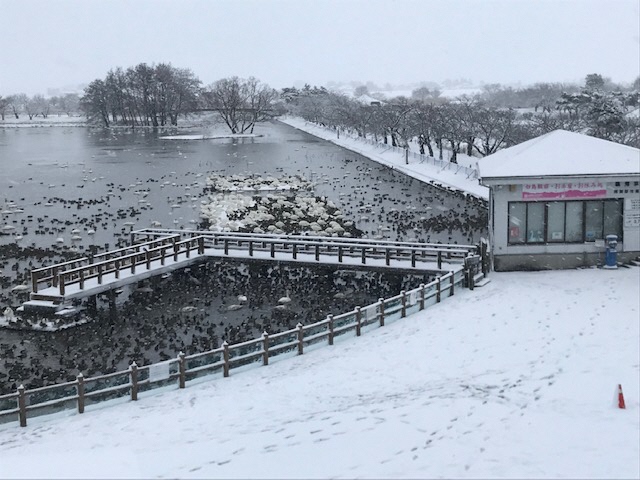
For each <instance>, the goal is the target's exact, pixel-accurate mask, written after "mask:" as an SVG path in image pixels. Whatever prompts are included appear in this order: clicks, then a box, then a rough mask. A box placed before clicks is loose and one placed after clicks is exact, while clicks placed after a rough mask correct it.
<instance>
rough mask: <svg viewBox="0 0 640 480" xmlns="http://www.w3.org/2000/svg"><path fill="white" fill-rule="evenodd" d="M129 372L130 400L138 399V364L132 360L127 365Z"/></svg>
mask: <svg viewBox="0 0 640 480" xmlns="http://www.w3.org/2000/svg"><path fill="white" fill-rule="evenodd" d="M129 371H130V374H131V400H134V401H135V400H138V365H137V364H136V362H133V363H132V364H131V366H130V367H129Z"/></svg>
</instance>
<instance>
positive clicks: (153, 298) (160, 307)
mask: <svg viewBox="0 0 640 480" xmlns="http://www.w3.org/2000/svg"><path fill="white" fill-rule="evenodd" d="M178 133H180V134H184V133H189V134H191V133H193V134H203V133H208V132H207V131H203V130H198V129H195V130H192V131H188V132H185V131H184V130H181V131H179V132H178V131H175V130H160V131H153V130H136V131H132V130H129V129H113V130H105V129H89V128H78V127H76V128H73V127H55V128H12V129H0V194H1V196H0V210H2V211H9V210H10V211H13V212H14V213H3V214H2V220H1V222H0V228H2V230H1V232H2V233H4V235H0V252H1V253H2V257H1V258H0V270H2V271H1V272H0V310H4V308H5V307H6V306H12V307H14V308H15V307H17V306H18V305H20V303H21V301H23V300H25V299H26V298H25V295H26V294H16V293H11V292H10V290H11V288H12V287H14V286H15V285H18V284H20V283H27V284H28V273H29V271H30V269H31V268H37V267H39V266H41V265H42V262H43V261H53V260H55V259H59V258H62V255H63V254H65V255H67V256H68V255H74V254H84V253H87V251H88V250H89V249H92V248H93V249H97V250H104V249H106V248H114V247H116V246H117V245H118V244H121V243H123V242H126V241H127V240H128V238H129V235H128V232H130V231H131V229H139V228H145V227H150V226H152V222H160V223H161V224H162V226H163V227H167V228H194V227H196V225H197V224H198V223H199V222H200V221H201V218H200V211H199V210H200V202H201V201H202V200H205V199H206V196H205V195H204V193H203V189H204V186H205V179H206V175H207V173H208V172H216V173H224V174H240V173H245V174H246V173H250V174H268V175H273V176H278V175H280V174H288V175H294V174H298V175H302V176H304V177H305V178H306V179H308V180H312V181H313V182H314V183H315V190H314V194H316V195H325V196H327V197H328V198H330V199H331V200H332V201H333V202H334V203H335V204H336V205H338V206H339V207H340V208H341V209H342V211H343V213H344V215H345V217H348V218H349V219H351V220H353V221H354V222H356V225H357V227H358V228H359V229H360V230H362V231H363V232H364V235H365V236H369V237H379V238H385V239H392V240H420V241H430V242H442V243H475V242H477V241H478V240H479V238H480V236H483V235H486V230H485V228H486V227H484V226H485V225H486V216H485V213H484V211H483V210H482V209H479V208H478V206H477V205H476V204H475V202H472V203H469V201H468V200H467V199H465V198H464V196H462V195H454V194H451V193H448V192H443V191H441V190H438V189H436V188H434V187H432V186H429V185H425V184H423V183H420V182H418V181H416V180H413V179H410V178H408V177H405V176H404V175H402V174H399V173H397V172H395V171H393V170H391V169H389V168H387V167H383V166H380V165H378V164H377V163H375V162H372V161H370V160H368V159H365V158H364V157H361V156H359V155H357V154H355V153H352V152H349V151H347V150H344V149H342V148H340V147H337V146H335V145H332V144H330V143H328V142H325V141H321V140H318V139H317V138H316V137H313V136H311V135H308V134H306V133H304V132H301V131H299V130H296V129H293V128H291V127H288V126H286V125H283V124H280V123H277V122H274V123H268V124H263V125H259V126H258V127H257V128H256V131H255V133H257V134H259V135H262V136H261V137H258V138H252V139H233V140H232V139H219V140H191V141H186V140H161V139H159V137H160V136H163V135H170V134H178ZM16 210H22V212H15V211H16ZM7 226H9V228H5V227H7ZM11 227H14V229H11ZM89 230H95V233H94V234H92V235H90V234H89ZM19 236H21V237H22V238H21V239H18V238H19ZM74 236H76V237H77V238H76V239H75V240H72V237H74ZM16 246H17V247H20V248H19V249H17V247H16ZM48 255H49V256H50V258H49V257H47V256H48ZM422 280H424V279H420V278H402V277H400V276H394V275H386V276H381V275H379V274H373V273H367V274H355V273H354V272H344V271H338V272H334V271H330V270H312V269H308V268H294V267H286V268H277V267H264V268H258V267H247V266H238V265H235V264H230V265H227V264H220V263H214V262H208V263H206V264H204V265H202V266H201V267H198V268H192V269H191V270H189V271H186V272H184V271H183V272H177V273H175V274H174V275H173V276H172V277H169V278H165V279H161V278H157V279H154V280H152V281H151V285H150V287H151V290H152V292H146V293H144V292H140V291H136V290H135V287H131V288H130V289H128V290H127V291H126V292H124V294H123V295H121V296H120V297H119V316H118V319H117V321H113V320H111V319H109V318H108V315H107V314H106V309H105V311H103V312H102V313H101V314H100V317H99V318H98V319H97V320H96V321H94V322H92V323H89V324H87V325H84V326H80V327H76V328H74V329H71V330H67V331H61V332H57V333H45V332H16V331H9V330H4V329H0V354H2V362H1V363H0V387H1V388H0V393H2V392H5V391H9V390H11V388H12V387H13V384H14V383H15V382H24V383H25V385H31V386H37V385H40V384H44V383H51V382H55V381H60V380H64V379H65V376H66V375H67V374H71V375H75V374H76V373H77V371H78V369H80V370H83V371H84V372H85V374H86V373H88V372H92V373H95V372H101V371H111V370H113V369H115V368H124V367H126V366H127V365H128V364H129V362H130V361H131V360H134V359H135V360H136V361H138V362H139V363H148V362H149V361H158V360H160V359H162V358H166V357H167V356H170V357H173V356H175V354H176V353H177V351H179V350H184V351H186V352H187V353H191V352H193V351H201V350H204V349H206V348H213V347H214V346H215V345H217V344H219V342H220V341H221V339H222V338H226V339H228V340H232V341H234V340H235V341H237V340H240V339H243V338H253V337H254V336H255V335H257V334H259V333H260V332H261V331H262V330H263V329H268V330H269V331H271V332H274V331H277V330H278V329H285V328H288V327H289V326H291V325H292V324H293V325H295V323H297V322H298V321H302V322H303V323H305V322H312V321H317V320H320V319H322V318H323V317H324V316H326V314H327V313H340V312H342V311H347V310H350V309H352V308H353V307H354V306H356V305H366V304H368V303H372V302H374V301H375V300H376V299H377V298H379V297H380V296H389V295H392V294H395V293H397V292H398V290H399V288H401V287H411V286H416V285H417V284H418V283H420V282H421V281H422ZM309 292H312V293H311V294H310V293H309ZM238 295H246V296H247V297H248V301H247V304H246V305H244V306H243V307H242V308H239V309H238V310H229V309H228V308H229V306H230V305H233V304H237V303H238V300H237V296H238ZM286 295H288V296H290V297H291V298H292V302H291V303H290V304H288V305H287V308H286V309H282V308H276V307H277V305H278V299H279V298H280V297H282V296H286ZM101 306H102V307H104V302H101ZM185 307H189V308H188V309H187V310H189V311H188V312H185V311H183V310H184V309H185ZM63 372H64V373H63Z"/></svg>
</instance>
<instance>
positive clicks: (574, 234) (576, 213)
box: [565, 202, 584, 242]
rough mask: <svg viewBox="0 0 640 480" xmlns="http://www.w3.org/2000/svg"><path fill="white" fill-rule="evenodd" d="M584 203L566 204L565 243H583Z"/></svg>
mask: <svg viewBox="0 0 640 480" xmlns="http://www.w3.org/2000/svg"><path fill="white" fill-rule="evenodd" d="M582 211H583V203H582V202H566V215H565V218H566V221H565V232H566V235H565V241H566V242H582V239H583V233H582V232H583V230H584V228H583V221H582V220H583V212H582Z"/></svg>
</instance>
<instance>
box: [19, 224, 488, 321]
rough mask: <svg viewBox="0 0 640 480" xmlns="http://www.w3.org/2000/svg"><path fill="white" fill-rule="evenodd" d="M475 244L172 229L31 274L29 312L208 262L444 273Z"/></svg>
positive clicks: (148, 232) (139, 234) (142, 233)
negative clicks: (228, 261) (118, 247)
mask: <svg viewBox="0 0 640 480" xmlns="http://www.w3.org/2000/svg"><path fill="white" fill-rule="evenodd" d="M475 253H477V247H476V246H474V245H442V244H423V243H412V242H390V241H377V240H369V239H351V238H344V237H312V236H294V235H259V234H248V233H232V232H229V233H227V232H208V231H191V230H170V229H145V230H138V231H135V232H132V233H131V246H129V247H124V248H120V249H117V250H111V251H108V252H104V253H100V254H98V255H95V256H93V257H82V258H78V259H76V260H72V261H68V262H64V263H59V264H55V265H51V266H48V267H44V268H38V269H35V270H33V271H32V272H31V287H32V291H31V294H30V300H29V301H28V302H25V304H24V305H25V306H26V307H29V308H31V307H33V308H38V307H43V308H46V307H53V306H56V305H61V304H63V303H64V302H65V301H67V300H71V299H77V298H84V297H88V296H92V295H96V294H99V293H103V292H106V291H109V290H113V289H116V288H119V287H122V286H124V285H128V284H131V283H136V282H139V281H141V280H145V279H147V278H150V277H153V276H156V275H161V274H163V273H166V272H170V271H172V270H176V269H180V268H184V267H186V266H189V265H191V264H193V263H196V262H200V261H203V260H204V259H206V258H209V257H214V258H222V259H227V260H235V261H242V262H274V261H275V262H280V263H294V264H304V265H324V266H333V267H339V268H348V269H374V270H387V271H402V272H416V273H427V272H433V273H439V272H442V273H445V272H449V271H458V270H461V269H462V268H463V265H464V261H465V258H467V257H469V256H470V255H473V254H475Z"/></svg>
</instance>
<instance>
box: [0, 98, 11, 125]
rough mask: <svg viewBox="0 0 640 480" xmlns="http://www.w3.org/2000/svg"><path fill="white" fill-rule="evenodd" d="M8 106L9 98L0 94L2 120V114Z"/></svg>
mask: <svg viewBox="0 0 640 480" xmlns="http://www.w3.org/2000/svg"><path fill="white" fill-rule="evenodd" d="M8 108H9V99H8V98H7V97H3V96H2V95H0V118H1V119H2V121H4V116H5V114H6V112H7V109H8Z"/></svg>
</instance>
